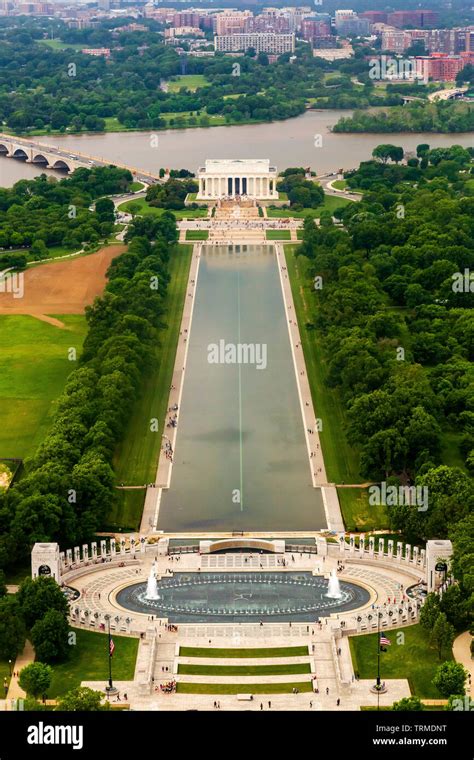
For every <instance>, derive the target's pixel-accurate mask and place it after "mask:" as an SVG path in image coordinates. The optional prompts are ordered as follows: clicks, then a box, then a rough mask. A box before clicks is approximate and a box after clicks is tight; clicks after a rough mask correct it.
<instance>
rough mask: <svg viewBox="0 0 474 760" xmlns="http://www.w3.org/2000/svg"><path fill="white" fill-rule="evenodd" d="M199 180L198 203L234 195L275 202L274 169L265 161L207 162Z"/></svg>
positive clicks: (217, 160)
mask: <svg viewBox="0 0 474 760" xmlns="http://www.w3.org/2000/svg"><path fill="white" fill-rule="evenodd" d="M198 179H199V191H198V194H197V200H201V201H204V200H211V199H218V198H224V197H231V198H235V197H236V196H247V197H249V198H256V199H257V200H278V190H277V189H276V183H277V170H276V167H275V166H270V161H269V160H268V158H243V159H238V158H233V159H208V160H207V161H206V165H205V166H202V167H200V169H199V172H198Z"/></svg>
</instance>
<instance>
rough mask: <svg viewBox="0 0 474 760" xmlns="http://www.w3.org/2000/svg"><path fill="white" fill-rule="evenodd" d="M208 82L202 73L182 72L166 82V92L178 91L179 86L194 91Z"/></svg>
mask: <svg viewBox="0 0 474 760" xmlns="http://www.w3.org/2000/svg"><path fill="white" fill-rule="evenodd" d="M210 84H211V83H210V82H209V80H208V79H206V77H205V76H203V74H183V75H182V76H177V77H176V78H175V79H172V80H170V81H169V82H168V92H179V90H180V89H181V88H186V89H187V90H191V92H195V91H196V90H198V89H199V88H200V87H209V85H210Z"/></svg>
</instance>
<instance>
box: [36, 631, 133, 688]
mask: <svg viewBox="0 0 474 760" xmlns="http://www.w3.org/2000/svg"><path fill="white" fill-rule="evenodd" d="M74 632H75V634H76V637H77V638H76V645H75V646H71V654H70V656H69V659H68V660H67V661H66V662H62V663H60V664H58V665H53V666H52V667H53V678H52V681H51V687H50V689H49V691H48V697H49V699H54V698H55V697H58V696H61V695H62V694H65V693H66V692H67V691H70V689H74V688H75V687H76V686H80V684H81V681H104V682H106V681H107V680H108V677H109V658H108V637H107V636H106V635H105V634H104V633H96V632H95V631H81V630H76V629H74ZM113 639H114V644H115V651H114V655H113V659H112V675H113V678H114V679H115V680H117V681H131V680H133V676H134V673H135V660H136V659H137V651H138V639H134V638H131V637H130V638H129V637H128V636H117V635H116V634H114V637H113Z"/></svg>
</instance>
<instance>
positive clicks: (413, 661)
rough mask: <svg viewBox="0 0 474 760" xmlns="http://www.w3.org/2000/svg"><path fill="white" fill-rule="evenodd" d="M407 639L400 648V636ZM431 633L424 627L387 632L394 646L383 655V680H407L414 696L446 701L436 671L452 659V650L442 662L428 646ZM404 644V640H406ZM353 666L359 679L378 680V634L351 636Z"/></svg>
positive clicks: (448, 651)
mask: <svg viewBox="0 0 474 760" xmlns="http://www.w3.org/2000/svg"><path fill="white" fill-rule="evenodd" d="M399 632H400V633H402V634H403V635H404V637H405V643H404V644H398V645H397V634H398V633H399ZM427 635H428V634H427V633H426V631H425V630H424V629H423V628H421V626H420V625H411V626H408V627H407V628H396V629H394V630H393V631H390V632H387V636H388V638H389V639H390V641H391V642H392V646H390V647H387V649H388V651H387V652H382V654H381V655H380V675H381V678H382V681H384V680H385V679H387V680H388V679H389V678H407V679H408V683H409V684H410V689H411V693H412V694H414V695H416V696H417V697H421V698H424V699H442V698H443V697H442V694H440V693H439V691H438V690H437V689H436V688H435V687H434V686H433V684H432V683H431V681H432V680H433V678H434V675H435V671H436V668H437V667H438V665H440V664H441V662H444V661H445V660H452V659H453V655H452V652H451V650H450V649H448V650H447V651H446V652H445V653H444V654H443V659H442V660H439V659H438V654H437V652H436V650H435V649H432V648H431V647H430V646H429V645H428V641H427ZM402 641H403V639H402ZM349 644H350V647H351V654H352V663H353V666H354V670H355V671H356V672H358V673H359V677H360V678H362V679H364V678H368V679H372V678H373V679H374V682H375V678H376V675H377V634H376V633H371V634H368V635H367V636H351V638H350V639H349Z"/></svg>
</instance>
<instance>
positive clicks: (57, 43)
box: [38, 40, 87, 50]
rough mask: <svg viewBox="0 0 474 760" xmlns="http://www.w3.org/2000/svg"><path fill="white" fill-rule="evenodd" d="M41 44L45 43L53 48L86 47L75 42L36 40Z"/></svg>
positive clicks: (78, 48) (76, 48)
mask: <svg viewBox="0 0 474 760" xmlns="http://www.w3.org/2000/svg"><path fill="white" fill-rule="evenodd" d="M38 42H40V43H41V44H42V45H47V46H48V47H50V48H52V49H53V50H67V49H68V50H82V48H84V47H87V45H86V44H83V45H81V44H80V43H77V42H62V41H61V40H38Z"/></svg>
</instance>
